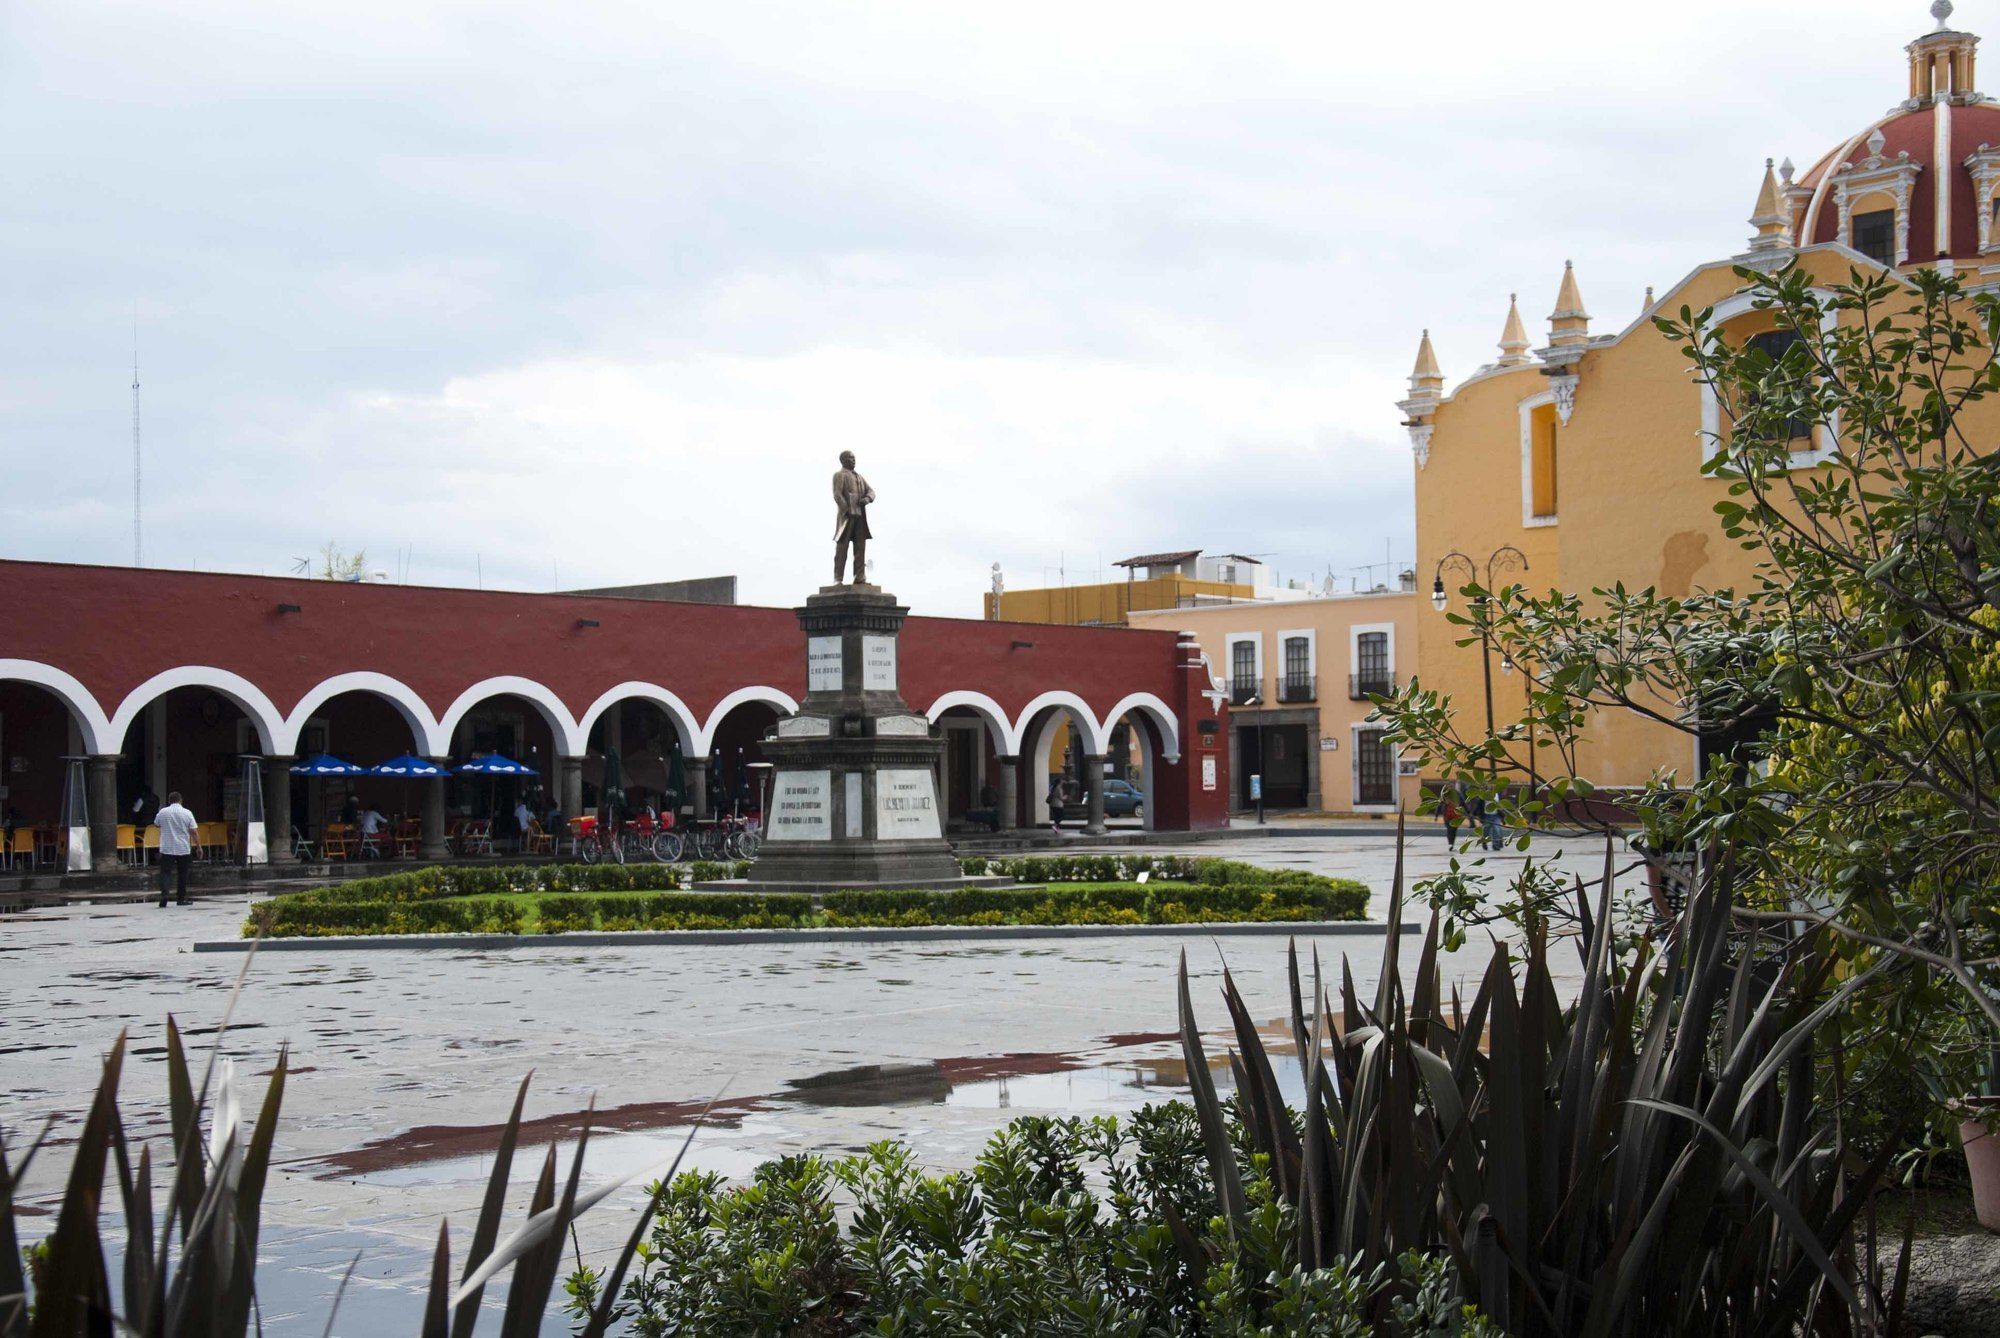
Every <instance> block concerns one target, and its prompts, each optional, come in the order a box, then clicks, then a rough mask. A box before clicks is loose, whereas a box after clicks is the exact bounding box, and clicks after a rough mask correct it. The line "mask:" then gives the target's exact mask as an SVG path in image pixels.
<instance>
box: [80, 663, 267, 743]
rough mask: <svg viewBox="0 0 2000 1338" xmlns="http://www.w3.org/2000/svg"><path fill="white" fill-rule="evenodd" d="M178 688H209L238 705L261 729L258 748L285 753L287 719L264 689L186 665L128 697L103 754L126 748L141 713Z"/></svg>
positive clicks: (237, 676)
mask: <svg viewBox="0 0 2000 1338" xmlns="http://www.w3.org/2000/svg"><path fill="white" fill-rule="evenodd" d="M175 688H207V689H208V690H209V691H211V692H213V693H216V694H218V695H219V696H223V697H227V698H228V699H229V700H230V701H232V702H234V703H236V705H237V707H238V708H239V709H240V710H242V712H243V714H244V715H246V716H249V717H250V723H251V724H252V725H254V726H256V728H257V745H258V747H260V748H262V749H263V750H264V751H265V752H267V753H271V752H278V751H281V750H280V749H278V748H277V747H276V744H277V742H278V740H280V739H281V738H283V737H284V731H285V717H284V716H283V715H282V714H280V712H279V711H278V708H277V707H276V706H273V705H272V704H271V699H270V698H269V697H266V696H265V695H264V689H262V688H260V687H258V686H257V685H256V684H255V683H252V682H251V681H250V680H249V679H247V678H245V677H243V676H242V675H241V674H232V673H230V672H229V671H228V670H227V669H216V668H213V667H211V666H209V665H205V664H185V665H182V666H181V667H180V668H178V669H168V670H165V671H164V672H162V673H157V674H154V675H153V676H152V677H151V678H149V679H147V680H146V681H145V682H143V683H141V684H140V685H139V686H138V687H136V688H133V689H132V690H131V691H130V692H128V693H126V694H125V700H124V701H122V702H120V703H118V710H117V711H116V712H115V713H114V714H113V715H112V717H111V732H110V734H109V735H108V736H107V737H109V739H110V740H111V746H110V747H109V748H106V749H104V750H103V751H105V752H108V753H115V752H117V751H118V750H119V749H120V748H122V747H123V746H124V744H125V732H126V731H127V730H129V729H131V728H132V722H133V721H134V720H136V719H138V717H139V712H141V711H143V710H145V709H146V708H147V707H148V706H150V705H151V704H152V703H153V701H154V700H155V699H156V698H159V697H163V696H165V695H166V694H167V693H169V692H172V691H173V690H174V689H175Z"/></svg>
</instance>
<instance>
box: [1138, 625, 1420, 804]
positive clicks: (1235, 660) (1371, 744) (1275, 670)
mask: <svg viewBox="0 0 2000 1338" xmlns="http://www.w3.org/2000/svg"><path fill="white" fill-rule="evenodd" d="M1421 599H1422V597H1421V595H1420V594H1419V593H1418V592H1417V591H1416V590H1415V589H1413V588H1408V587H1405V588H1402V589H1394V590H1378V591H1373V592H1364V593H1359V594H1351V595H1332V596H1327V597H1325V598H1319V599H1292V600H1286V601H1284V602H1281V603H1240V604H1225V605H1220V606H1215V607H1210V608H1200V609H1159V610H1155V611H1150V612H1140V611H1138V610H1134V611H1133V612H1132V613H1131V615H1130V619H1131V624H1132V626H1134V627H1171V628H1174V629H1176V630H1178V631H1184V632H1188V633H1190V634H1192V635H1193V636H1194V638H1195V640H1196V641H1197V642H1198V643H1199V644H1200V646H1201V649H1202V653H1203V654H1204V655H1206V656H1207V657H1208V662H1209V667H1210V672H1211V673H1212V674H1213V675H1214V677H1215V680H1216V683H1217V686H1218V687H1219V688H1221V689H1223V690H1225V691H1227V692H1228V694H1229V703H1230V706H1229V775H1230V778H1231V784H1232V786H1233V789H1234V793H1232V794H1231V795H1230V807H1231V808H1234V809H1239V810H1241V809H1248V808H1252V807H1254V806H1255V804H1254V800H1253V797H1252V782H1251V777H1253V776H1257V777H1261V778H1262V784H1263V792H1264V806H1265V808H1266V809H1267V810H1285V809H1293V810H1301V811H1305V812H1313V813H1394V812H1395V811H1396V810H1397V809H1398V808H1399V807H1402V808H1407V809H1410V810H1412V811H1414V809H1415V807H1416V801H1417V777H1416V775H1415V774H1414V773H1411V774H1408V775H1405V774H1404V766H1403V763H1402V760H1401V759H1400V758H1399V757H1398V756H1397V751H1396V749H1395V748H1394V747H1393V746H1392V745H1391V744H1389V743H1388V742H1387V741H1386V740H1385V739H1384V737H1383V732H1382V726H1381V724H1380V723H1379V722H1376V723H1371V722H1370V721H1369V720H1368V715H1369V713H1370V712H1371V711H1372V710H1373V707H1372V706H1371V705H1370V703H1369V701H1368V697H1369V695H1370V694H1371V693H1381V692H1389V691H1391V690H1393V689H1394V688H1396V687H1399V686H1401V685H1403V684H1405V683H1407V682H1409V679H1410V675H1411V674H1412V672H1414V670H1415V669H1416V657H1417V623H1418V618H1419V616H1420V615H1419V612H1418V610H1419V607H1420V604H1421ZM1423 607H1425V609H1426V611H1427V610H1428V606H1423Z"/></svg>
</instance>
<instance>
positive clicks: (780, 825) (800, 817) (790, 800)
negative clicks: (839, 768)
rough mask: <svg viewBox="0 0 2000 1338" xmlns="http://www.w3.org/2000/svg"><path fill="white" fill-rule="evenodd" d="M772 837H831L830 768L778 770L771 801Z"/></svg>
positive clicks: (779, 838) (798, 838)
mask: <svg viewBox="0 0 2000 1338" xmlns="http://www.w3.org/2000/svg"><path fill="white" fill-rule="evenodd" d="M771 839H772V840H774V841H831V840H832V839H833V773H832V772H831V771H783V772H780V773H778V780H777V785H776V792H775V793H774V794H773V796H772V801H771Z"/></svg>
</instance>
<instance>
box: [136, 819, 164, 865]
mask: <svg viewBox="0 0 2000 1338" xmlns="http://www.w3.org/2000/svg"><path fill="white" fill-rule="evenodd" d="M148 855H151V856H152V862H153V863H155V864H158V863H159V862H160V829H159V828H158V827H148V828H147V829H146V830H145V831H144V832H142V833H140V835H139V863H141V864H144V863H146V857H147V856H148Z"/></svg>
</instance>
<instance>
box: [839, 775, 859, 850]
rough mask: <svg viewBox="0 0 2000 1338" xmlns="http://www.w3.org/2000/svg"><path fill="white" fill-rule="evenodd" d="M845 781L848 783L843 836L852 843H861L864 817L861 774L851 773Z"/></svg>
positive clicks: (846, 786) (846, 784) (846, 785)
mask: <svg viewBox="0 0 2000 1338" xmlns="http://www.w3.org/2000/svg"><path fill="white" fill-rule="evenodd" d="M843 779H844V781H845V782H846V783H845V787H844V788H845V790H846V799H847V813H846V822H845V823H844V824H843V828H842V831H843V835H845V836H846V838H847V839H848V840H850V841H859V840H860V839H861V819H862V816H863V814H862V811H861V773H860V772H858V771H850V772H848V773H847V775H846V776H845V777H844V778H843Z"/></svg>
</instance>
